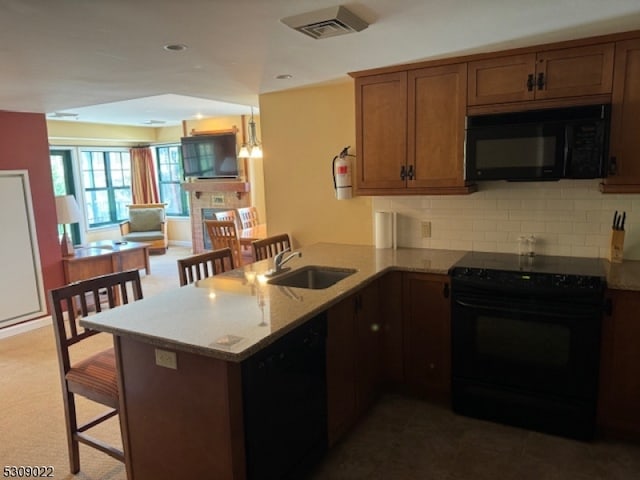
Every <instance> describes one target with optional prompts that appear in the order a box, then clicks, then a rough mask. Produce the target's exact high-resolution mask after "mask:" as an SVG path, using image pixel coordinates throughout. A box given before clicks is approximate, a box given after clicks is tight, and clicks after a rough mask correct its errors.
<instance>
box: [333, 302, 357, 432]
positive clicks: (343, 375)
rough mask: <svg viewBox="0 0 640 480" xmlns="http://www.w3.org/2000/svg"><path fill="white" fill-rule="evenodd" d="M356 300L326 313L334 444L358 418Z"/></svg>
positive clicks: (334, 307) (336, 306) (340, 304)
mask: <svg viewBox="0 0 640 480" xmlns="http://www.w3.org/2000/svg"><path fill="white" fill-rule="evenodd" d="M355 308H356V301H355V298H354V297H351V298H348V299H346V300H343V301H342V302H340V303H338V304H337V305H334V306H333V307H331V308H330V309H329V310H328V312H327V330H328V331H327V423H328V435H329V444H330V445H333V444H334V443H335V442H336V441H338V440H339V439H340V437H342V435H343V434H344V433H345V432H346V431H347V430H349V428H350V427H351V426H352V425H353V423H354V422H355V419H356V390H355V388H356V387H355V370H354V349H355V347H356V337H355V313H356V310H355Z"/></svg>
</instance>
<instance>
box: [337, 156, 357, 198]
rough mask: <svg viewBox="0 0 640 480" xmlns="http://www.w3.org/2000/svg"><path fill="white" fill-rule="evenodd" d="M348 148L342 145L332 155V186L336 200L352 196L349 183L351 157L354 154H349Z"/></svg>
mask: <svg viewBox="0 0 640 480" xmlns="http://www.w3.org/2000/svg"><path fill="white" fill-rule="evenodd" d="M349 148H351V147H348V146H347V147H344V148H343V149H342V151H341V152H340V153H339V154H338V155H336V156H335V157H333V165H332V170H333V188H334V189H335V192H336V198H337V199H338V200H347V199H349V198H351V197H352V196H353V188H352V185H351V171H352V168H353V167H352V165H351V159H350V158H349V157H354V156H355V155H350V154H349Z"/></svg>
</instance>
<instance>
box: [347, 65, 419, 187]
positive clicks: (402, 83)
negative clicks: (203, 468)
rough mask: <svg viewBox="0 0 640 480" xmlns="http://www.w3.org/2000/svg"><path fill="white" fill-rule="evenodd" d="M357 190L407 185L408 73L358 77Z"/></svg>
mask: <svg viewBox="0 0 640 480" xmlns="http://www.w3.org/2000/svg"><path fill="white" fill-rule="evenodd" d="M356 144H357V155H356V160H357V163H356V165H357V168H356V175H357V181H356V189H367V188H372V189H385V188H404V186H405V181H404V180H403V179H402V178H401V170H402V169H403V168H406V162H407V73H406V72H398V73H391V74H384V75H373V76H370V77H362V78H358V79H357V80H356Z"/></svg>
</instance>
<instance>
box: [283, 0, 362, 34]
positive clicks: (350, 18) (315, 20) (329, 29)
mask: <svg viewBox="0 0 640 480" xmlns="http://www.w3.org/2000/svg"><path fill="white" fill-rule="evenodd" d="M280 21H281V22H282V23H284V24H285V25H287V26H289V27H291V28H293V29H294V30H298V31H299V32H301V33H304V34H305V35H309V36H310V37H311V38H315V39H322V38H329V37H337V36H338V35H346V34H347V33H355V32H359V31H361V30H364V29H365V28H367V27H368V26H369V24H368V23H367V22H365V21H364V20H362V19H361V18H359V17H357V16H356V15H355V14H354V13H352V12H351V11H349V10H347V8H346V7H343V6H338V7H330V8H323V9H322V10H316V11H315V12H309V13H302V14H300V15H294V16H292V17H286V18H283V19H281V20H280Z"/></svg>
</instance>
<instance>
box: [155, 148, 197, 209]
mask: <svg viewBox="0 0 640 480" xmlns="http://www.w3.org/2000/svg"><path fill="white" fill-rule="evenodd" d="M161 149H166V150H167V158H168V159H169V160H172V158H173V157H172V155H171V153H170V150H171V149H175V151H176V152H177V155H176V157H175V159H176V160H175V162H172V161H169V162H166V163H162V165H177V167H178V170H179V175H178V177H177V178H171V179H169V180H165V179H163V174H162V168H161V155H160V150H161ZM153 153H154V156H155V163H156V181H157V185H158V195H159V197H160V201H161V202H163V203H167V204H169V208H168V209H167V216H170V217H179V218H183V217H189V216H190V209H189V196H188V194H187V192H186V191H185V190H184V189H183V188H181V186H180V185H181V184H182V183H183V182H184V171H183V169H182V146H181V144H180V143H167V144H162V145H154V151H153ZM163 185H177V187H178V190H179V191H180V208H179V212H177V213H176V211H175V210H173V209H171V202H169V199H166V198H164V197H163V189H162V186H163Z"/></svg>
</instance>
